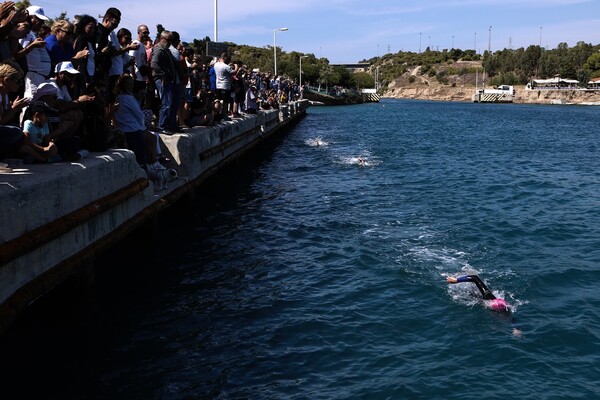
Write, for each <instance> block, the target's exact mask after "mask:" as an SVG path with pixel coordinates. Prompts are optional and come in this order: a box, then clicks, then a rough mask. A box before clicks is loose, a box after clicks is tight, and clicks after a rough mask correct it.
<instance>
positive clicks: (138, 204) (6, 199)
mask: <svg viewBox="0 0 600 400" xmlns="http://www.w3.org/2000/svg"><path fill="white" fill-rule="evenodd" d="M307 107H308V101H306V100H304V101H298V102H292V103H289V104H285V105H282V106H281V107H280V109H279V110H269V111H262V112H259V113H258V114H257V115H255V116H254V115H252V116H245V117H244V118H242V119H236V120H233V121H226V122H223V123H221V124H219V125H216V126H214V127H197V128H192V129H189V130H187V131H185V132H184V133H181V134H175V135H173V136H166V135H161V139H162V142H163V143H162V144H163V147H164V149H163V150H164V151H163V154H164V155H165V156H167V157H169V158H171V159H172V160H173V165H168V167H172V168H174V169H176V170H177V172H178V175H179V177H178V178H177V179H175V180H174V181H171V182H169V183H168V186H167V188H166V189H159V188H158V187H155V186H154V184H153V182H152V181H149V180H148V179H146V173H145V171H144V170H142V169H141V168H140V167H139V166H138V165H137V162H136V161H135V157H134V155H133V153H132V152H131V151H129V150H123V149H111V150H108V151H106V152H104V153H92V154H91V155H90V156H89V157H87V158H85V159H83V160H81V161H80V162H74V163H58V164H49V165H40V164H33V165H23V166H19V167H17V168H14V169H13V172H11V173H0V204H1V205H2V206H1V207H0V334H1V333H2V332H4V331H5V330H6V329H7V328H8V327H9V326H10V324H11V323H12V322H13V321H14V320H15V318H16V317H17V316H18V314H19V313H20V312H22V311H23V310H24V309H25V308H26V307H27V306H28V305H29V304H31V303H32V302H33V301H35V300H36V299H38V298H39V297H40V296H43V295H44V294H45V293H47V292H48V291H50V290H52V289H53V288H54V287H56V286H58V285H59V284H61V283H62V282H64V281H65V280H66V279H68V278H69V277H71V276H73V275H77V274H81V273H82V271H84V272H85V270H86V268H89V265H90V263H91V262H93V259H94V255H95V254H96V253H97V252H99V251H102V250H104V249H106V248H108V247H110V246H111V245H112V244H114V243H116V242H117V241H119V240H121V239H122V238H123V237H124V236H126V235H127V234H129V233H130V232H131V231H133V230H134V229H135V228H136V227H138V226H139V225H140V224H141V223H143V222H145V221H146V220H148V219H149V218H153V217H154V216H156V215H157V213H159V212H160V211H161V210H163V209H164V208H166V207H168V206H170V205H172V204H173V203H174V202H176V201H177V200H178V199H179V198H181V197H182V196H183V195H185V194H186V193H188V192H189V191H190V190H192V189H194V188H195V187H196V186H198V185H199V184H200V183H202V182H203V181H204V180H205V179H206V178H207V177H209V176H210V175H212V174H214V173H217V172H218V171H219V169H220V168H222V167H223V166H225V165H226V164H227V163H229V162H230V161H232V160H234V159H236V158H238V157H240V156H241V155H242V154H244V153H246V152H247V151H249V150H250V149H251V148H252V147H254V146H255V145H256V144H258V143H260V142H261V141H263V140H264V139H266V138H268V137H270V136H272V135H274V134H275V133H277V132H278V131H280V130H282V129H285V128H286V127H287V126H288V125H289V124H292V123H294V122H296V121H297V120H299V119H301V118H302V117H303V116H304V115H305V114H306V109H307Z"/></svg>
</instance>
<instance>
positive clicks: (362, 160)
mask: <svg viewBox="0 0 600 400" xmlns="http://www.w3.org/2000/svg"><path fill="white" fill-rule="evenodd" d="M358 165H360V166H361V167H364V166H365V165H367V160H365V159H364V158H362V157H358Z"/></svg>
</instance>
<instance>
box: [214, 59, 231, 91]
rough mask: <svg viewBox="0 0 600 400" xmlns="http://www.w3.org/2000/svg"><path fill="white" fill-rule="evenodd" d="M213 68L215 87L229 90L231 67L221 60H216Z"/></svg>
mask: <svg viewBox="0 0 600 400" xmlns="http://www.w3.org/2000/svg"><path fill="white" fill-rule="evenodd" d="M214 68H215V75H216V77H217V89H221V90H231V73H232V72H233V68H231V67H230V66H229V65H227V64H225V63H224V62H221V61H217V62H216V63H215V66H214Z"/></svg>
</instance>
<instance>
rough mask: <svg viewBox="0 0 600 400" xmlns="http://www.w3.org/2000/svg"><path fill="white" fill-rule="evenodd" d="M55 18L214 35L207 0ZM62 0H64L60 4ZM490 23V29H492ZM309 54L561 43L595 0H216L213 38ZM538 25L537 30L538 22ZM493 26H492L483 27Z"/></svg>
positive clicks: (160, 0)
mask: <svg viewBox="0 0 600 400" xmlns="http://www.w3.org/2000/svg"><path fill="white" fill-rule="evenodd" d="M33 4H35V5H39V6H42V7H43V8H44V9H45V11H46V14H47V15H49V16H51V17H54V16H57V15H59V14H60V12H61V11H67V14H68V16H69V17H70V18H72V17H73V16H74V15H77V14H80V13H87V14H90V15H93V16H98V15H100V14H104V11H106V9H107V8H108V7H111V6H116V7H117V8H119V9H120V10H121V11H122V13H123V18H122V22H121V25H120V27H126V28H128V29H130V30H132V32H133V33H134V36H135V29H136V28H137V25H139V24H140V23H144V24H146V25H148V26H149V27H150V30H151V33H152V35H153V36H154V34H155V33H156V24H159V23H160V24H162V25H163V26H164V27H165V28H166V29H169V30H176V31H178V32H179V33H180V34H181V37H182V40H184V41H191V40H192V39H194V38H196V39H201V38H204V37H206V36H209V37H211V38H213V30H214V25H213V22H214V0H193V1H191V0H172V1H165V0H122V1H120V2H116V1H112V2H107V1H106V0H79V1H77V2H71V1H69V2H64V1H63V2H61V1H57V0H48V1H46V0H44V1H43V2H41V3H39V4H38V3H35V2H34V3H33ZM65 4H68V7H67V6H66V5H65ZM490 26H491V30H490ZM279 27H287V28H289V30H288V31H287V32H277V46H279V47H282V48H283V49H284V50H285V51H288V52H289V51H300V52H303V53H313V54H314V55H316V56H317V57H326V58H328V59H329V61H330V62H332V63H353V62H357V61H360V60H362V59H369V58H371V57H376V56H378V55H383V54H386V53H388V52H392V53H395V52H397V51H400V50H404V51H415V52H417V51H419V47H420V48H421V50H425V49H426V48H427V47H428V46H431V48H432V49H433V50H437V49H439V50H442V49H446V48H448V49H449V48H451V47H452V45H453V42H454V47H456V48H460V49H463V50H465V49H473V48H474V47H475V45H476V46H477V51H478V52H483V51H484V50H487V48H488V43H489V42H490V37H491V48H492V50H498V49H504V48H510V47H511V45H512V48H513V49H516V48H519V47H527V46H529V45H532V44H536V45H537V44H540V36H541V44H542V46H544V47H546V48H555V47H556V46H557V45H558V43H560V42H566V43H567V44H568V45H569V46H574V45H575V44H576V43H577V42H578V41H584V42H586V43H591V44H594V45H595V44H599V43H600V1H599V0H413V1H405V0H370V1H369V0H362V1H356V0H278V1H275V0H219V1H218V39H219V41H229V42H234V43H237V44H248V45H252V46H258V47H263V46H272V45H273V30H274V29H276V28H279ZM540 27H541V29H540ZM490 32H491V34H490Z"/></svg>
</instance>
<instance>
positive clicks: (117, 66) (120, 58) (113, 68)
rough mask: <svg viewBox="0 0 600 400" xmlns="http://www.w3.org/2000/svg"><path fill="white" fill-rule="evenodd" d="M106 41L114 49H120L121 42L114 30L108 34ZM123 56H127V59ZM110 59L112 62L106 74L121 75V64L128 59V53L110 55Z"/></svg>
mask: <svg viewBox="0 0 600 400" xmlns="http://www.w3.org/2000/svg"><path fill="white" fill-rule="evenodd" d="M108 42H109V43H111V45H112V47H114V48H115V49H116V50H119V49H121V44H120V43H119V38H117V34H116V33H115V31H112V32H110V34H109V35H108ZM125 56H127V60H125V58H124V57H125ZM111 60H112V62H111V64H110V69H109V70H108V75H109V76H113V75H121V74H122V73H123V66H124V65H125V62H127V61H129V55H127V54H120V55H117V56H112V57H111Z"/></svg>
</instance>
